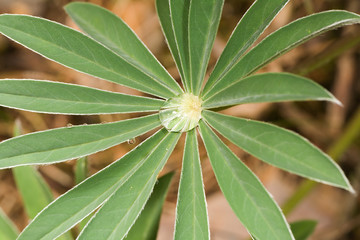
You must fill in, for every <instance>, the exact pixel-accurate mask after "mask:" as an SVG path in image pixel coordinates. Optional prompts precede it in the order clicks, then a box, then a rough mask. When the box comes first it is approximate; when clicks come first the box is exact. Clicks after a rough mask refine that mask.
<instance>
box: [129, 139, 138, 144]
mask: <svg viewBox="0 0 360 240" xmlns="http://www.w3.org/2000/svg"><path fill="white" fill-rule="evenodd" d="M127 143H128V144H134V143H136V139H135V138H132V139H128V140H127Z"/></svg>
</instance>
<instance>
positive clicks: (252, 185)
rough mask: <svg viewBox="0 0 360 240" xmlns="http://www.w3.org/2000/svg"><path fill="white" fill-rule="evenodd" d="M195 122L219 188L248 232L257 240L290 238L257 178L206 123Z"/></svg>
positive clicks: (286, 225)
mask: <svg viewBox="0 0 360 240" xmlns="http://www.w3.org/2000/svg"><path fill="white" fill-rule="evenodd" d="M199 126H200V134H201V137H202V139H203V142H204V144H205V148H206V150H207V152H208V156H209V159H210V162H211V165H212V167H213V170H214V172H215V176H216V179H217V181H218V183H219V186H220V188H221V191H222V192H223V193H224V196H225V198H226V199H227V201H228V202H229V204H230V206H231V208H232V209H233V211H234V213H235V214H236V216H237V217H238V218H239V219H240V221H241V222H242V223H243V225H244V226H245V227H246V228H247V230H248V231H249V233H251V234H252V235H253V236H254V237H256V238H258V239H259V240H266V239H278V240H280V239H281V240H284V239H294V237H293V235H292V233H291V231H290V228H289V226H288V224H287V223H286V220H285V217H284V215H283V214H282V213H281V210H280V208H279V207H278V206H277V204H276V203H275V202H274V200H273V199H272V198H271V196H270V194H269V193H268V192H267V191H266V190H265V188H264V186H263V185H262V184H261V182H260V181H259V179H258V178H257V177H256V176H255V175H254V174H253V173H252V172H251V171H250V170H249V169H248V168H247V167H246V166H245V165H244V164H243V163H242V162H241V161H240V160H239V159H238V158H237V157H236V156H235V155H234V154H233V153H232V152H231V150H230V149H229V148H228V147H227V146H226V145H225V144H224V143H223V142H222V141H221V140H220V139H219V138H218V137H217V136H216V135H215V133H214V132H213V131H212V130H211V129H210V127H208V126H207V125H206V123H204V122H203V121H202V120H201V121H200V123H199ZM259 226H261V228H259Z"/></svg>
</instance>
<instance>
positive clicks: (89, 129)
mask: <svg viewBox="0 0 360 240" xmlns="http://www.w3.org/2000/svg"><path fill="white" fill-rule="evenodd" d="M159 125H160V121H159V115H158V114H155V115H150V116H146V117H141V118H136V119H131V120H124V121H119V122H114V123H106V124H93V125H89V126H71V127H70V126H69V127H65V128H58V129H53V130H47V131H43V132H35V133H31V134H27V135H23V136H19V137H15V138H11V139H9V140H5V141H3V142H1V143H0V168H9V167H14V166H19V165H31V164H48V163H55V162H60V161H65V160H70V159H73V158H78V157H82V156H86V155H89V154H91V153H95V152H98V151H102V150H104V149H107V148H109V147H112V146H114V145H117V144H119V143H121V142H124V141H126V140H128V139H132V138H134V137H136V136H139V135H141V134H143V133H145V132H148V131H150V130H151V129H153V128H155V127H157V126H159Z"/></svg>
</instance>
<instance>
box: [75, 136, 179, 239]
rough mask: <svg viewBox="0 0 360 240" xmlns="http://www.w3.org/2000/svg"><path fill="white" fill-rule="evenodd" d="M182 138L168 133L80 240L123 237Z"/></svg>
mask: <svg viewBox="0 0 360 240" xmlns="http://www.w3.org/2000/svg"><path fill="white" fill-rule="evenodd" d="M163 131H165V132H167V130H163ZM179 137H180V133H167V134H166V136H165V137H164V138H163V139H162V140H161V141H160V142H159V143H158V145H157V146H156V148H154V150H153V151H151V152H149V153H148V155H149V157H148V158H147V159H146V160H144V161H143V162H142V163H141V165H140V164H139V165H138V166H137V169H136V171H134V173H133V174H132V175H131V176H130V177H129V178H128V180H127V182H126V183H124V185H122V186H121V187H119V188H118V190H116V192H115V193H114V194H113V195H112V196H111V198H110V199H109V200H107V201H106V203H105V204H104V206H102V207H101V208H100V210H99V211H98V212H97V213H96V214H95V216H94V217H93V218H92V219H91V220H90V222H89V223H88V224H87V226H86V227H85V229H84V230H83V231H82V232H81V233H80V235H79V237H78V239H79V240H82V239H85V240H88V239H94V240H96V239H102V240H105V239H106V240H110V239H111V240H117V239H123V238H124V236H125V235H126V234H127V232H128V231H129V230H130V228H131V226H132V225H133V224H134V222H135V220H136V218H137V217H138V216H139V214H140V212H141V210H142V209H143V208H144V206H145V203H146V201H147V200H148V198H149V197H150V194H151V192H152V190H153V188H154V185H155V182H156V180H157V175H158V174H159V172H160V171H161V169H162V168H163V167H164V165H165V163H166V161H167V159H168V158H169V156H170V154H171V152H172V151H173V149H174V147H175V145H176V143H177V141H178V139H179ZM131 161H134V159H131ZM135 161H136V160H135Z"/></svg>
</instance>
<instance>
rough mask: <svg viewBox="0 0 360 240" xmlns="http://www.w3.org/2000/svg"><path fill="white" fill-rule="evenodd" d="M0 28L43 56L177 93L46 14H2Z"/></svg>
mask: <svg viewBox="0 0 360 240" xmlns="http://www.w3.org/2000/svg"><path fill="white" fill-rule="evenodd" d="M0 32H1V33H2V34H4V35H5V36H7V37H8V38H10V39H12V40H14V41H16V42H18V43H20V44H22V45H24V46H26V47H27V48H29V49H31V50H32V51H35V52H37V53H39V54H41V55H42V56H44V57H46V58H48V59H50V60H52V61H55V62H58V63H60V64H62V65H64V66H67V67H70V68H73V69H76V70H77V71H80V72H83V73H86V74H89V75H92V76H95V77H99V78H102V79H105V80H108V81H111V82H115V83H118V84H121V85H124V86H128V87H131V88H134V89H138V90H140V91H143V92H146V93H149V94H152V95H155V96H159V97H162V98H168V97H173V96H175V95H177V93H176V92H174V90H172V89H171V88H170V87H169V86H167V85H166V83H164V82H163V81H162V80H161V79H155V78H152V77H151V76H148V75H147V74H146V73H144V72H142V71H141V70H139V69H138V68H137V67H136V66H134V65H132V64H131V63H129V62H127V61H126V60H124V59H123V58H121V57H120V56H119V55H116V54H115V53H113V52H111V51H110V50H109V49H107V48H105V47H104V46H102V45H101V44H99V43H97V42H96V41H94V40H92V39H91V38H89V37H87V36H85V35H84V34H82V33H80V32H78V31H75V30H73V29H71V28H68V27H66V26H64V25H61V24H59V23H55V22H52V21H49V20H46V19H43V18H37V17H32V16H26V15H16V14H3V15H1V16H0Z"/></svg>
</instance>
